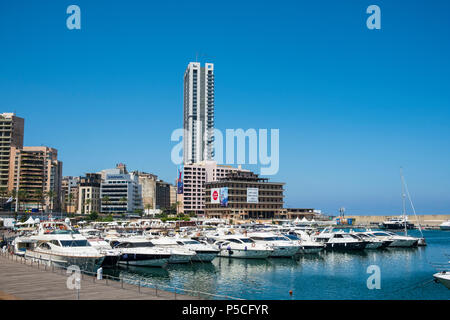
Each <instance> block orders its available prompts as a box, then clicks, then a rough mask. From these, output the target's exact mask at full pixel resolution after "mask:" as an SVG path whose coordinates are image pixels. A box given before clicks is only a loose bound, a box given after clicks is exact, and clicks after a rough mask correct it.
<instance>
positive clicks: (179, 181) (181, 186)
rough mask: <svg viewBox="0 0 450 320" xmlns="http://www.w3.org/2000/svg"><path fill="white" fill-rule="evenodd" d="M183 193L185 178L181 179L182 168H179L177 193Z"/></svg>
mask: <svg viewBox="0 0 450 320" xmlns="http://www.w3.org/2000/svg"><path fill="white" fill-rule="evenodd" d="M182 193H183V180H182V179H181V170H180V169H178V179H177V194H182Z"/></svg>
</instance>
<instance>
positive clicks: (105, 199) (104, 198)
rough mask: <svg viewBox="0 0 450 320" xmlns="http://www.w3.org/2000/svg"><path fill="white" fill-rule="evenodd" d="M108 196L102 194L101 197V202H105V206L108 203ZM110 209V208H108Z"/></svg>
mask: <svg viewBox="0 0 450 320" xmlns="http://www.w3.org/2000/svg"><path fill="white" fill-rule="evenodd" d="M109 201H110V200H109V197H108V196H103V198H102V204H105V206H107V205H108V204H109ZM109 211H110V210H109Z"/></svg>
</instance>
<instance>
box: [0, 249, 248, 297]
mask: <svg viewBox="0 0 450 320" xmlns="http://www.w3.org/2000/svg"><path fill="white" fill-rule="evenodd" d="M0 256H3V257H5V258H7V259H9V260H12V261H16V262H18V263H21V264H26V265H29V266H31V267H35V268H38V269H42V270H45V271H49V272H54V273H61V274H67V273H68V268H69V267H64V266H62V265H58V264H57V263H55V262H53V261H51V260H50V261H49V260H43V259H40V258H31V259H27V258H25V257H24V256H19V255H16V254H14V253H12V252H10V251H3V250H1V249H0ZM71 271H72V272H73V269H72V270H71ZM80 276H81V280H87V281H92V282H94V283H100V284H103V285H106V286H114V287H119V288H121V289H124V290H137V291H138V292H139V293H140V294H149V295H155V296H160V297H166V298H170V297H171V296H172V295H173V298H174V299H175V300H176V299H177V295H180V294H181V295H186V296H190V297H193V298H194V297H195V298H198V299H220V300H245V299H241V298H236V297H232V296H229V295H220V294H214V293H209V292H204V291H200V290H191V289H186V288H180V287H175V286H170V285H165V284H161V283H153V282H151V281H149V280H147V279H141V278H140V279H133V278H131V277H124V276H121V277H115V276H112V275H109V274H104V273H103V274H102V276H101V277H100V279H98V273H97V272H93V271H88V270H81V269H80ZM99 298H100V297H99Z"/></svg>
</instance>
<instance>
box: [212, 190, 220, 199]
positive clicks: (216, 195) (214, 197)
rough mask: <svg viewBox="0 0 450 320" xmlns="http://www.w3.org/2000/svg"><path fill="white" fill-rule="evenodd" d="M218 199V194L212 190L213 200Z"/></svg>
mask: <svg viewBox="0 0 450 320" xmlns="http://www.w3.org/2000/svg"><path fill="white" fill-rule="evenodd" d="M218 197H219V193H218V192H217V190H214V192H213V199H214V200H217V198H218Z"/></svg>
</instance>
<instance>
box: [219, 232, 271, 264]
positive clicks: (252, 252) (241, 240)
mask: <svg viewBox="0 0 450 320" xmlns="http://www.w3.org/2000/svg"><path fill="white" fill-rule="evenodd" d="M214 245H215V246H216V247H217V248H218V249H219V250H220V252H219V256H220V257H228V258H244V259H267V258H268V257H269V256H270V255H271V254H272V253H273V249H272V248H271V247H269V246H267V245H263V244H260V243H256V242H255V241H253V240H252V239H250V238H248V237H245V236H243V235H226V236H222V237H221V238H219V239H218V240H217V241H216V242H214Z"/></svg>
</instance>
